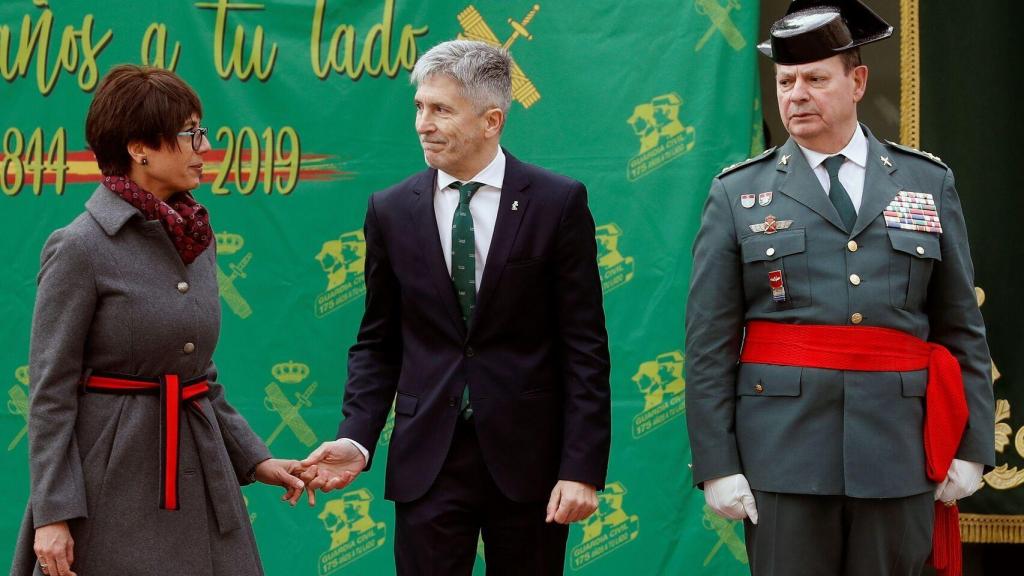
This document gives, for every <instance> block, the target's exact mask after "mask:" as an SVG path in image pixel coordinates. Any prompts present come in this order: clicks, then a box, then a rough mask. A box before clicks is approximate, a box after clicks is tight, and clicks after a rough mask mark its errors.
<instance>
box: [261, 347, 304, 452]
mask: <svg viewBox="0 0 1024 576" xmlns="http://www.w3.org/2000/svg"><path fill="white" fill-rule="evenodd" d="M270 374H271V375H272V376H273V377H274V381H273V382H271V383H270V384H267V387H266V388H265V389H264V391H265V392H266V396H265V397H264V398H263V407H264V408H266V409H267V410H269V411H270V412H273V413H275V414H277V415H278V417H279V418H280V420H281V421H280V422H279V423H278V425H277V427H276V428H274V430H273V432H271V433H270V436H267V438H266V440H264V443H266V445H267V446H268V447H269V446H270V445H271V444H273V443H274V440H277V438H278V436H280V435H281V433H282V432H284V431H285V430H288V431H289V432H291V434H292V435H293V436H295V438H296V439H297V440H298V441H299V442H300V443H301V444H302V445H303V446H306V447H307V448H308V447H312V446H313V445H314V444H316V442H317V437H316V433H315V432H313V429H312V428H310V427H309V424H308V423H307V422H306V419H305V418H304V417H303V415H302V409H303V408H306V407H309V406H312V405H313V400H312V397H313V392H315V391H316V387H317V383H316V381H313V382H310V383H309V384H306V385H303V382H304V381H305V380H306V378H307V377H308V376H309V366H307V365H306V364H301V363H299V362H294V361H292V360H289V361H287V362H282V363H280V364H275V365H274V367H273V368H271V369H270Z"/></svg>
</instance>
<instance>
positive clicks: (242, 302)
mask: <svg viewBox="0 0 1024 576" xmlns="http://www.w3.org/2000/svg"><path fill="white" fill-rule="evenodd" d="M214 236H215V237H216V238H217V287H218V288H220V296H221V298H223V299H224V303H225V304H227V305H228V309H230V310H231V312H232V313H233V314H234V315H235V316H238V317H239V318H241V319H243V320H244V319H246V318H248V317H249V316H251V315H252V307H250V306H249V301H248V300H246V299H245V297H244V296H242V293H241V292H240V291H239V290H238V287H237V286H236V283H237V282H238V281H239V280H242V279H244V278H245V277H246V273H245V269H246V268H247V267H248V266H249V261H250V260H252V252H248V253H246V254H245V256H242V257H241V259H239V260H237V261H233V262H230V263H229V264H228V270H231V273H230V274H228V273H226V272H224V269H223V268H221V263H222V262H224V261H225V259H227V260H229V261H230V260H234V258H233V256H235V255H236V254H238V253H239V252H240V251H241V250H242V247H243V246H245V238H243V237H242V235H241V234H233V233H231V232H217V233H216V234H215V235H214Z"/></svg>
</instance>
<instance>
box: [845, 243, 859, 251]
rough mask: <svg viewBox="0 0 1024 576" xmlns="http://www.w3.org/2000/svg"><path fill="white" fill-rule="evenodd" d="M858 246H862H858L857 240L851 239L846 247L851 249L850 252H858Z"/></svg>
mask: <svg viewBox="0 0 1024 576" xmlns="http://www.w3.org/2000/svg"><path fill="white" fill-rule="evenodd" d="M857 248H860V246H857V241H856V240H850V241H849V242H847V243H846V249H847V250H849V251H850V252H856V251H857Z"/></svg>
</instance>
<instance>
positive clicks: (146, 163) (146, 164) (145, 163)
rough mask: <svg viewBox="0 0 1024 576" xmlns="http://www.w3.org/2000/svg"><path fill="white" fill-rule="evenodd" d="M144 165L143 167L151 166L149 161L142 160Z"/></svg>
mask: <svg viewBox="0 0 1024 576" xmlns="http://www.w3.org/2000/svg"><path fill="white" fill-rule="evenodd" d="M142 165H143V166H149V160H147V159H145V158H143V159H142Z"/></svg>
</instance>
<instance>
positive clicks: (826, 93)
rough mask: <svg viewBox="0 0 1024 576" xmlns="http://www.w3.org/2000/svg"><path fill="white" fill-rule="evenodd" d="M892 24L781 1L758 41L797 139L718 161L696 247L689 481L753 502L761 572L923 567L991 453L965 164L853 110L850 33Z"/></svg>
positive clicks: (854, 62) (900, 571) (848, 0)
mask: <svg viewBox="0 0 1024 576" xmlns="http://www.w3.org/2000/svg"><path fill="white" fill-rule="evenodd" d="M891 33H892V27H891V26H889V25H888V24H886V23H885V22H884V21H883V20H882V19H881V18H879V17H878V16H877V15H875V14H874V13H873V12H872V11H871V10H870V9H868V8H867V7H866V6H864V5H863V4H861V3H860V2H858V1H857V0H836V1H826V2H821V1H813V0H797V1H795V2H793V3H792V4H791V5H790V9H789V13H788V14H787V15H786V17H784V18H782V19H781V20H779V21H778V22H776V23H775V25H774V26H772V30H771V39H770V41H769V42H766V43H765V44H763V45H762V46H761V47H760V48H761V49H762V51H763V52H765V53H766V54H767V55H768V56H769V57H770V58H772V60H774V61H775V63H776V66H775V74H776V91H777V97H778V104H779V113H780V114H781V116H782V119H783V123H784V124H785V126H786V129H787V130H788V131H789V133H790V136H791V138H790V140H789V141H788V142H786V143H785V144H784V145H783V146H782V147H781V148H779V149H774V148H773V149H771V150H768V151H766V152H765V153H764V154H762V155H761V156H759V157H757V158H753V159H751V160H748V161H746V162H743V163H741V164H739V165H736V166H733V167H730V168H727V169H726V170H725V171H723V172H722V173H721V174H719V175H718V177H716V178H715V180H714V182H713V183H712V186H711V192H710V194H709V197H708V201H707V204H706V206H705V210H704V215H703V219H702V223H701V229H700V232H699V234H698V236H697V240H696V242H695V245H694V263H693V276H692V285H691V287H690V295H689V302H688V304H687V318H686V331H687V334H686V352H687V362H686V372H687V375H686V376H687V377H686V381H687V388H686V404H687V425H688V428H689V433H690V443H691V447H692V451H693V480H694V482H695V483H696V484H698V485H699V486H701V487H703V489H704V495H705V499H706V501H707V503H708V505H709V506H710V507H711V508H712V509H713V510H715V511H716V512H717V513H718V514H720V515H722V516H725V517H727V518H733V519H746V520H747V521H746V523H745V528H746V543H747V549H748V551H749V554H750V567H751V571H752V573H753V574H754V575H755V576H761V575H780V574H784V575H787V576H801V575H806V576H830V575H839V574H843V575H850V576H853V575H864V576H868V575H870V576H890V575H901V576H902V575H907V576H910V575H917V574H920V572H921V570H922V567H923V565H924V563H925V560H926V559H927V558H928V556H929V552H930V551H931V550H932V545H933V541H932V536H933V533H932V524H933V517H935V518H947V519H948V513H947V510H952V508H951V506H952V505H954V504H955V502H956V499H958V498H964V497H966V496H969V495H970V494H971V493H973V492H974V491H975V490H977V489H978V486H979V484H980V482H981V475H982V471H983V465H991V464H993V461H994V459H995V451H994V446H993V440H992V423H993V399H992V388H991V380H990V360H989V356H988V347H987V345H986V342H985V325H984V322H983V320H982V317H981V312H980V310H979V309H978V306H977V303H976V301H975V293H974V278H973V274H974V272H973V267H972V264H971V256H970V250H969V248H968V242H967V232H966V227H965V225H964V217H963V212H962V210H961V206H960V201H959V198H958V196H957V193H956V189H955V186H954V184H953V174H952V172H951V171H950V170H949V168H948V167H946V166H945V165H944V164H943V163H942V162H941V161H939V159H938V158H935V157H934V156H932V155H930V154H927V153H923V152H920V151H917V150H913V149H911V148H907V147H904V146H900V145H897V144H893V143H891V142H881V141H879V140H877V139H876V138H875V137H874V136H873V135H872V134H871V131H870V130H868V129H867V127H866V126H863V125H862V124H859V123H858V121H857V103H858V102H859V101H860V100H861V99H862V98H863V96H864V93H865V89H866V86H867V76H868V70H867V67H866V66H864V65H862V64H861V62H860V53H859V50H858V46H860V45H862V44H865V43H867V42H872V41H875V40H881V39H883V38H886V37H888V36H889V35H890V34H891ZM947 417H948V418H947ZM926 444H927V447H926V446H925V445H926ZM933 500H934V501H939V502H943V503H945V504H948V505H949V506H950V508H947V507H946V506H943V505H942V504H939V505H938V506H936V505H935V504H934V503H933ZM936 511H938V512H937V516H936ZM940 525H943V524H941V523H940V524H936V526H940ZM945 526H946V527H950V528H953V529H954V530H955V526H956V522H955V519H953V520H952V522H951V523H950V524H946V525H945ZM938 535H939V536H944V535H945V531H940V532H939V533H938ZM938 542H939V543H942V542H943V540H942V539H941V538H940V539H939V541H938ZM946 542H947V543H949V544H950V545H951V546H955V545H958V544H959V542H958V541H957V542H955V543H954V542H951V541H946ZM939 550H941V548H940V549H939ZM939 558H941V556H940V555H937V556H936V559H939Z"/></svg>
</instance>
